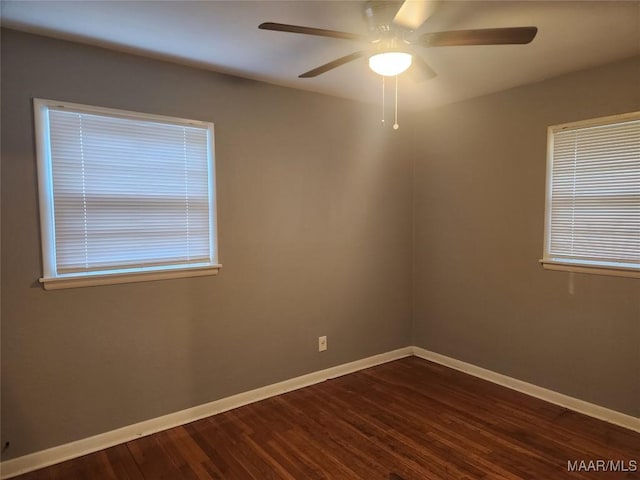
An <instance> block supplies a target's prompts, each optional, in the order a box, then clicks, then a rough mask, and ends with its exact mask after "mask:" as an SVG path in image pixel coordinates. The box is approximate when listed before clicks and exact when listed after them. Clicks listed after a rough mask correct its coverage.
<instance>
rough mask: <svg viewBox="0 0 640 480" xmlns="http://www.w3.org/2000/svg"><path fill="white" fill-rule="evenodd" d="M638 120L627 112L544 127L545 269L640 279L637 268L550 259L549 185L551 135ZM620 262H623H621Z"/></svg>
mask: <svg viewBox="0 0 640 480" xmlns="http://www.w3.org/2000/svg"><path fill="white" fill-rule="evenodd" d="M637 120H640V111H637V112H629V113H623V114H618V115H610V116H606V117H598V118H591V119H588V120H580V121H576V122H568V123H562V124H559V125H552V126H549V127H548V128H547V164H546V169H547V170H546V183H545V189H546V190H545V213H544V245H543V255H542V259H540V260H539V262H540V264H541V265H542V266H543V268H544V269H546V270H559V271H566V272H572V273H587V274H596V275H608V276H617V277H628V278H640V267H638V268H636V267H626V266H623V265H614V264H605V263H604V262H602V263H595V262H590V261H589V260H572V259H558V258H554V257H553V256H552V255H551V253H550V251H549V250H550V229H551V203H552V198H551V197H552V196H551V193H552V182H553V160H554V157H553V153H554V138H555V133H556V132H560V131H566V130H578V129H582V128H588V127H596V126H605V125H612V124H617V123H625V122H628V121H637ZM621 263H623V262H621Z"/></svg>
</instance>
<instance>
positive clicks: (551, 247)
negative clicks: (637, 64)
mask: <svg viewBox="0 0 640 480" xmlns="http://www.w3.org/2000/svg"><path fill="white" fill-rule="evenodd" d="M549 135H550V139H549V141H550V144H549V146H550V149H549V150H550V151H549V153H550V158H549V165H548V169H549V170H548V172H547V174H548V184H547V221H546V224H547V228H546V239H545V255H544V256H545V258H544V259H543V262H545V261H548V262H554V261H555V262H560V263H575V264H581V265H585V266H595V267H614V268H622V269H630V270H635V269H640V115H638V114H631V115H625V116H624V117H618V118H614V119H612V118H611V117H609V118H607V119H602V121H601V122H598V121H590V122H587V124H586V125H584V124H574V125H565V126H559V127H552V128H551V129H550V132H549Z"/></svg>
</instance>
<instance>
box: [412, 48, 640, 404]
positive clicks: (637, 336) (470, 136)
mask: <svg viewBox="0 0 640 480" xmlns="http://www.w3.org/2000/svg"><path fill="white" fill-rule="evenodd" d="M637 110H640V58H639V57H636V58H635V59H632V60H627V61H624V62H619V63H616V64H612V65H609V66H605V67H601V68H595V69H592V70H587V71H584V72H579V73H575V74H571V75H567V76H564V77H560V78H556V79H552V80H548V81H545V82H542V83H538V84H534V85H530V86H525V87H521V88H517V89H513V90H510V91H506V92H503V93H498V94H495V95H490V96H486V97H482V98H478V99H474V100H469V101H466V102H462V103H459V104H456V105H451V106H448V107H443V108H440V109H437V110H433V111H430V112H428V113H427V114H425V115H423V116H421V118H420V119H419V121H418V124H417V125H416V127H417V128H418V130H419V132H420V138H421V139H422V141H421V144H420V145H419V146H418V148H419V152H420V153H419V155H418V156H417V160H416V165H415V180H414V181H415V183H414V192H415V193H414V195H415V244H414V249H415V278H414V309H415V310H414V327H413V334H414V343H415V344H416V345H418V346H421V347H424V348H427V349H429V350H433V351H435V352H438V353H442V354H444V355H449V356H451V357H454V358H457V359H460V360H463V361H466V362H469V363H472V364H475V365H479V366H482V367H485V368H488V369H491V370H494V371H497V372H500V373H503V374H506V375H510V376H512V377H515V378H518V379H521V380H525V381H528V382H531V383H534V384H536V385H540V386H543V387H547V388H550V389H552V390H556V391H558V392H562V393H565V394H568V395H571V396H574V397H577V398H580V399H583V400H586V401H589V402H594V403H596V404H599V405H603V406H606V407H609V408H612V409H615V410H619V411H621V412H625V413H627V414H630V415H635V416H640V280H638V279H628V278H620V277H604V276H597V275H584V274H574V275H573V277H572V276H571V275H570V274H569V273H566V272H551V271H545V270H543V269H542V268H541V266H540V265H539V264H538V259H539V258H541V256H542V240H543V221H544V202H545V166H546V164H545V162H546V134H547V132H546V129H547V126H549V125H554V124H559V123H564V122H570V121H575V120H582V119H587V118H594V117H599V116H605V115H612V114H616V113H623V112H631V111H637ZM572 284H573V286H572V287H571V285H572ZM572 292H573V293H572Z"/></svg>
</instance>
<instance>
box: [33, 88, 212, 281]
mask: <svg viewBox="0 0 640 480" xmlns="http://www.w3.org/2000/svg"><path fill="white" fill-rule="evenodd" d="M33 109H34V124H35V143H36V157H37V175H38V199H39V208H40V240H41V247H42V270H43V275H42V277H41V278H40V279H39V282H40V283H42V284H43V287H44V289H45V290H57V289H62V288H75V287H88V286H96V285H113V284H118V283H135V282H143V281H152V280H164V279H172V278H184V277H201V276H205V275H216V274H217V273H218V271H219V270H220V268H221V267H222V265H220V264H219V263H218V235H217V233H218V229H217V219H218V215H217V202H216V172H215V137H214V125H213V123H211V122H203V121H198V120H189V119H184V118H176V117H169V116H164V115H155V114H148V113H140V112H135V111H129V110H120V109H113V108H106V107H95V106H91V105H83V104H77V103H70V102H60V101H55V100H45V99H41V98H34V99H33ZM50 109H62V110H64V109H67V110H71V111H74V112H79V113H89V114H105V115H108V116H111V117H118V118H128V119H136V120H147V121H153V122H155V123H167V124H171V125H188V126H192V127H193V126H196V127H201V128H205V129H206V130H207V137H208V143H209V146H210V148H209V149H208V175H209V179H210V181H209V210H210V218H209V235H210V238H211V245H210V255H211V259H212V261H211V263H208V262H207V263H196V264H192V265H187V264H176V265H168V266H166V265H165V266H159V267H158V266H154V267H143V268H129V269H118V270H101V271H95V272H78V273H63V274H60V273H58V272H57V267H56V261H55V259H56V242H55V217H54V203H53V202H54V198H53V171H52V161H51V138H50V126H49V115H48V112H49V110H50Z"/></svg>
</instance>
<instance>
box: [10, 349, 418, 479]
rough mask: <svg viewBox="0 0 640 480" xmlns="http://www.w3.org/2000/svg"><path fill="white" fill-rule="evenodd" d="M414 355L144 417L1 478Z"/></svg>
mask: <svg viewBox="0 0 640 480" xmlns="http://www.w3.org/2000/svg"><path fill="white" fill-rule="evenodd" d="M411 354H412V348H411V347H404V348H400V349H398V350H393V351H391V352H386V353H382V354H379V355H374V356H372V357H368V358H363V359H361V360H356V361H355V362H350V363H345V364H343V365H338V366H336V367H331V368H327V369H325V370H320V371H318V372H313V373H309V374H307V375H302V376H300V377H296V378H292V379H290V380H285V381H283V382H279V383H275V384H273V385H267V386H265V387H261V388H256V389H255V390H251V391H248V392H243V393H239V394H237V395H233V396H231V397H226V398H222V399H220V400H215V401H213V402H210V403H206V404H204V405H199V406H197V407H193V408H188V409H186V410H182V411H179V412H175V413H170V414H168V415H163V416H162V417H157V418H152V419H150V420H145V421H143V422H140V423H136V424H133V425H128V426H126V427H122V428H119V429H117V430H112V431H110V432H105V433H101V434H98V435H95V436H93V437H89V438H83V439H81V440H77V441H75V442H71V443H67V444H64V445H60V446H57V447H52V448H49V449H47V450H42V451H39V452H35V453H30V454H28V455H24V456H22V457H18V458H14V459H11V460H7V461H5V462H2V463H1V464H0V478H2V479H7V478H11V477H15V476H17V475H21V474H23V473H27V472H31V471H33V470H38V469H40V468H43V467H47V466H49V465H53V464H56V463H60V462H63V461H65V460H70V459H72V458H77V457H80V456H82V455H87V454H89V453H93V452H97V451H98V450H103V449H105V448H109V447H112V446H114V445H118V444H121V443H124V442H128V441H130V440H134V439H136V438H140V437H144V436H146V435H151V434H153V433H157V432H160V431H163V430H167V429H169V428H173V427H177V426H179V425H184V424H186V423H190V422H193V421H195V420H200V419H201V418H205V417H210V416H211V415H216V414H218V413H222V412H226V411H227V410H232V409H234V408H238V407H241V406H243V405H247V404H249V403H253V402H257V401H259V400H264V399H265V398H270V397H274V396H276V395H280V394H283V393H287V392H291V391H293V390H298V389H300V388H303V387H308V386H309V385H314V384H316V383H320V382H323V381H325V380H328V379H330V378H335V377H340V376H342V375H347V374H349V373H353V372H356V371H358V370H363V369H365V368H369V367H373V366H376V365H380V364H382V363H386V362H390V361H393V360H397V359H399V358H403V357H408V356H410V355H411Z"/></svg>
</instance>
